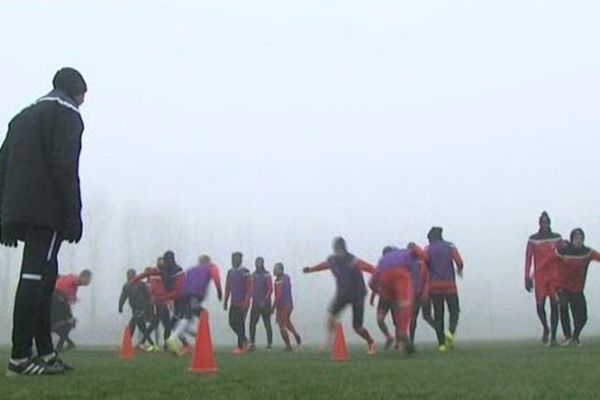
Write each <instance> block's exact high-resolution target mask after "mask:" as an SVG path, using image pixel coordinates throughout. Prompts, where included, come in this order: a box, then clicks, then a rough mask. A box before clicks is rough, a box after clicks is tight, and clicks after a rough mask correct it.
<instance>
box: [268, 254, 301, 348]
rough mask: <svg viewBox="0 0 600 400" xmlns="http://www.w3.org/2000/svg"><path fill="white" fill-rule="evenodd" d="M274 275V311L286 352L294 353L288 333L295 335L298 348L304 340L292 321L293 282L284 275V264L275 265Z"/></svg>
mask: <svg viewBox="0 0 600 400" xmlns="http://www.w3.org/2000/svg"><path fill="white" fill-rule="evenodd" d="M273 273H274V274H275V302H274V303H273V311H275V312H276V316H275V319H276V321H277V325H278V326H279V331H280V332H281V338H282V339H283V342H284V343H285V350H286V351H292V350H293V349H292V345H291V343H290V335H289V333H288V331H289V332H291V333H292V335H294V339H295V340H296V344H297V345H298V347H300V346H301V345H302V338H300V335H299V334H298V332H297V331H296V328H295V327H294V324H293V323H292V320H291V316H292V311H293V310H294V298H293V296H292V281H291V279H290V277H289V276H288V275H286V274H285V273H284V267H283V264H282V263H277V264H275V267H274V268H273Z"/></svg>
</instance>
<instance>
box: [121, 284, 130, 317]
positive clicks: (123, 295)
mask: <svg viewBox="0 0 600 400" xmlns="http://www.w3.org/2000/svg"><path fill="white" fill-rule="evenodd" d="M128 298H129V290H127V285H125V286H123V290H122V291H121V297H119V314H120V313H122V312H123V306H124V305H125V302H126V301H127V299H128Z"/></svg>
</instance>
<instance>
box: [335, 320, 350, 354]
mask: <svg viewBox="0 0 600 400" xmlns="http://www.w3.org/2000/svg"><path fill="white" fill-rule="evenodd" d="M331 359H332V360H333V361H335V362H346V361H350V356H349V355H348V348H347V347H346V338H345V337H344V327H343V326H342V324H341V323H339V322H338V323H337V324H336V325H335V341H334V342H333V354H332V355H331Z"/></svg>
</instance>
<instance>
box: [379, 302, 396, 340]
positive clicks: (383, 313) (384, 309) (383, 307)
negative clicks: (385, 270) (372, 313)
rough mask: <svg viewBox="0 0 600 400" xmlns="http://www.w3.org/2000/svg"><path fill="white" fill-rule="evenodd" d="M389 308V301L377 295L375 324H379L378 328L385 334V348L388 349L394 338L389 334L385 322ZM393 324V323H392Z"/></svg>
mask: <svg viewBox="0 0 600 400" xmlns="http://www.w3.org/2000/svg"><path fill="white" fill-rule="evenodd" d="M390 310H391V302H390V301H389V300H386V299H384V298H383V297H381V296H380V297H379V302H378V304H377V326H379V330H380V331H381V333H383V335H384V336H385V349H386V350H388V349H389V348H390V347H391V346H392V345H393V344H394V338H393V336H392V335H391V334H390V331H389V329H388V327H387V324H386V323H385V319H386V317H387V315H388V313H389V312H390ZM394 325H395V323H394Z"/></svg>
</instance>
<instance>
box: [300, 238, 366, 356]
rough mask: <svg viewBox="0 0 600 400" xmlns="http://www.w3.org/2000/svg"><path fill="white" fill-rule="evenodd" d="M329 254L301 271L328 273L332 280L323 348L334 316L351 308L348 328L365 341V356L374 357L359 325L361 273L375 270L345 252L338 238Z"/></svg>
mask: <svg viewBox="0 0 600 400" xmlns="http://www.w3.org/2000/svg"><path fill="white" fill-rule="evenodd" d="M333 252H334V254H333V255H332V256H330V257H329V258H328V259H327V261H325V262H322V263H321V264H319V265H316V266H314V267H306V268H304V269H303V272H304V273H305V274H308V273H313V272H319V271H325V270H330V271H331V273H332V274H333V276H334V278H335V284H336V293H335V297H334V299H333V302H332V304H331V306H330V307H329V318H328V321H327V334H328V335H327V345H328V346H329V345H331V344H332V342H333V337H334V333H335V324H336V321H337V317H338V316H339V314H340V313H341V312H342V311H343V310H344V309H345V308H346V307H347V306H351V307H352V327H353V328H354V331H355V332H356V333H357V334H358V335H359V336H360V337H362V338H363V339H364V340H365V341H366V342H367V346H368V351H367V353H368V354H369V355H374V354H375V353H376V349H375V341H374V340H373V338H372V337H371V335H370V334H369V331H368V330H367V329H366V328H365V327H364V326H363V323H364V313H365V297H366V295H367V287H366V285H365V281H364V279H363V272H366V273H369V274H373V273H374V272H375V267H373V266H372V265H371V264H368V263H366V262H365V261H363V260H361V259H359V258H356V257H355V256H354V255H353V254H351V253H349V252H348V249H347V247H346V241H345V240H344V239H343V238H341V237H339V238H336V239H335V240H334V241H333Z"/></svg>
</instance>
